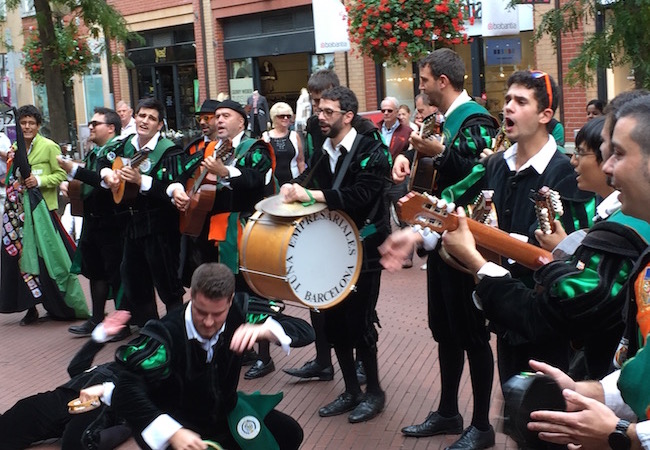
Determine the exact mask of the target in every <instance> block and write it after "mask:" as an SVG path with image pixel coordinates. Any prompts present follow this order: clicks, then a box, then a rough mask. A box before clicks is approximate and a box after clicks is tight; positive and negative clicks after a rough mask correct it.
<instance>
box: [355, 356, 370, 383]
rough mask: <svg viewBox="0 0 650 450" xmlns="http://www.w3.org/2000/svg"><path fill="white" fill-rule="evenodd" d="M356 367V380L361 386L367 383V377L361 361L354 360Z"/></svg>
mask: <svg viewBox="0 0 650 450" xmlns="http://www.w3.org/2000/svg"><path fill="white" fill-rule="evenodd" d="M356 369H357V381H358V382H359V384H360V385H361V386H363V385H364V384H366V383H367V381H368V379H367V377H366V370H365V369H364V368H363V363H362V362H361V361H357V362H356Z"/></svg>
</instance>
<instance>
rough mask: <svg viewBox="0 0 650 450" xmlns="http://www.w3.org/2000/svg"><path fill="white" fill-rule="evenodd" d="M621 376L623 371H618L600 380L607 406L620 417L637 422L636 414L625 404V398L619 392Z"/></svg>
mask: <svg viewBox="0 0 650 450" xmlns="http://www.w3.org/2000/svg"><path fill="white" fill-rule="evenodd" d="M620 374H621V371H620V370H616V371H614V372H612V373H610V374H609V375H607V376H606V377H605V378H603V379H602V380H600V385H601V386H602V387H603V393H604V395H605V405H607V407H609V409H611V410H612V411H614V413H615V414H616V415H617V416H618V417H620V418H622V419H626V420H631V421H636V420H637V417H636V414H634V411H632V408H630V407H629V406H628V405H627V404H625V402H624V401H623V397H621V391H619V390H618V377H619V376H620Z"/></svg>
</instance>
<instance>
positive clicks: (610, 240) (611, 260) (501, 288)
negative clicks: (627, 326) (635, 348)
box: [476, 212, 650, 380]
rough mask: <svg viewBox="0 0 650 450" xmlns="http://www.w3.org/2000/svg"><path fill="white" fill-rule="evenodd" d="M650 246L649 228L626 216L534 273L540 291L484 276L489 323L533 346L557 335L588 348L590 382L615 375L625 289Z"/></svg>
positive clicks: (479, 289)
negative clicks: (614, 358)
mask: <svg viewBox="0 0 650 450" xmlns="http://www.w3.org/2000/svg"><path fill="white" fill-rule="evenodd" d="M647 242H650V225H648V223H647V222H644V221H641V220H639V219H634V218H632V217H629V216H626V215H624V214H623V213H621V212H616V213H614V214H613V215H611V216H610V217H609V218H608V219H607V220H606V221H603V222H599V223H597V224H596V225H594V226H593V227H591V229H590V230H589V232H588V233H587V235H586V236H585V238H584V240H583V241H582V243H581V245H580V246H579V247H578V249H577V250H576V252H575V253H574V254H573V255H572V256H571V257H570V258H568V259H566V260H559V261H553V262H551V263H549V264H547V265H545V266H544V267H542V268H540V269H539V270H538V271H537V272H536V273H535V281H536V283H537V287H536V288H529V287H528V286H526V285H525V284H524V283H523V282H522V281H520V280H517V279H514V278H510V277H497V278H492V277H485V278H483V279H482V280H481V281H480V282H479V284H478V285H477V286H476V294H477V295H478V297H479V298H480V299H481V304H482V307H483V310H484V311H485V315H486V317H487V318H488V319H490V320H491V321H493V322H494V323H496V324H499V325H501V326H503V327H504V328H506V329H510V330H513V331H515V332H517V333H519V334H520V335H522V336H523V337H525V338H526V339H528V340H529V341H530V342H532V343H543V342H545V341H546V340H549V339H550V340H553V339H555V338H556V337H557V336H563V337H565V338H568V339H571V340H572V342H573V343H574V344H576V345H574V346H580V347H583V348H584V352H585V363H586V368H587V374H586V375H587V378H588V379H592V380H597V379H600V378H602V377H604V376H605V375H607V374H608V373H609V372H610V367H611V364H612V359H613V357H614V353H615V351H616V348H617V345H618V343H619V341H620V338H621V335H622V333H623V308H624V305H625V300H626V298H627V292H626V289H625V285H626V283H627V281H628V279H629V278H630V276H631V274H632V272H631V270H632V267H633V265H634V262H635V261H636V259H637V258H638V257H639V255H640V254H641V253H642V252H643V250H644V249H645V248H646V247H647V245H648V244H647Z"/></svg>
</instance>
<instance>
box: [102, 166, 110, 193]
mask: <svg viewBox="0 0 650 450" xmlns="http://www.w3.org/2000/svg"><path fill="white" fill-rule="evenodd" d="M112 171H113V169H111V168H110V167H104V168H103V169H102V170H100V171H99V176H100V177H101V178H102V182H101V183H99V185H100V186H101V187H103V188H104V189H108V188H109V187H108V184H106V182H105V181H104V177H105V176H106V175H108V174H109V173H111V172H112Z"/></svg>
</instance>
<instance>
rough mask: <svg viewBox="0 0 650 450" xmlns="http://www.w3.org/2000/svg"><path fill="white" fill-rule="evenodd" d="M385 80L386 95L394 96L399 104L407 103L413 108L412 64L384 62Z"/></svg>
mask: <svg viewBox="0 0 650 450" xmlns="http://www.w3.org/2000/svg"><path fill="white" fill-rule="evenodd" d="M383 66H384V73H385V77H386V78H385V80H386V97H395V98H396V99H397V101H398V103H399V104H400V105H408V106H409V108H410V109H411V111H413V110H414V105H415V103H414V101H415V96H414V95H413V92H414V91H413V88H414V86H413V82H414V81H413V66H412V65H411V64H404V65H402V66H397V65H392V64H388V63H384V65H383Z"/></svg>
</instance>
